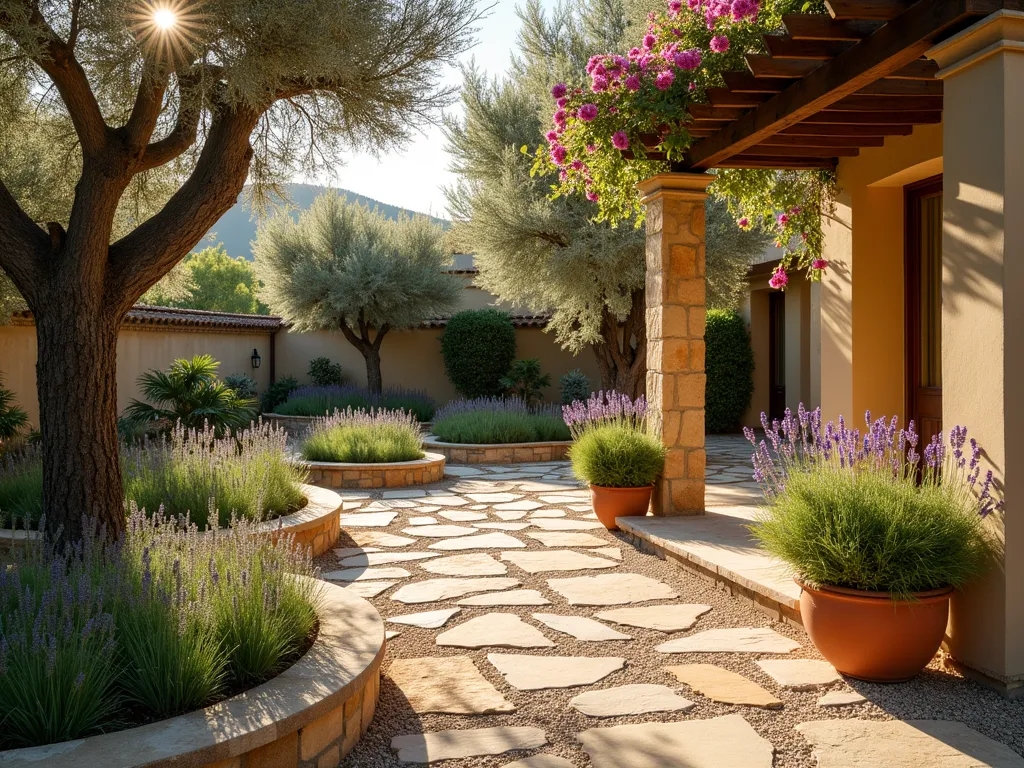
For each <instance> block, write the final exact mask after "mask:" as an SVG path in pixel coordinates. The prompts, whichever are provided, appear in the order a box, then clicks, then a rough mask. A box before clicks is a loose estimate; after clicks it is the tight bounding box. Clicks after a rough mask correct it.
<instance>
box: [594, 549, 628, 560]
mask: <svg viewBox="0 0 1024 768" xmlns="http://www.w3.org/2000/svg"><path fill="white" fill-rule="evenodd" d="M590 551H591V552H593V553H594V554H595V555H601V557H610V558H611V559H612V560H621V559H622V550H621V549H619V548H618V547H601V549H592V550H590Z"/></svg>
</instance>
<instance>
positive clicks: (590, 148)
mask: <svg viewBox="0 0 1024 768" xmlns="http://www.w3.org/2000/svg"><path fill="white" fill-rule="evenodd" d="M595 152H597V144H587V153H588V154H591V155H592V154H594V153H595Z"/></svg>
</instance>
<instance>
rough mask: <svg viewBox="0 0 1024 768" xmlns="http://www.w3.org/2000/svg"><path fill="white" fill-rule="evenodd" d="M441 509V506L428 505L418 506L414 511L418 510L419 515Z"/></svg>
mask: <svg viewBox="0 0 1024 768" xmlns="http://www.w3.org/2000/svg"><path fill="white" fill-rule="evenodd" d="M439 509H440V507H431V506H426V507H416V509H415V510H413V511H414V512H416V514H418V515H429V514H431V513H432V512H437V510H439Z"/></svg>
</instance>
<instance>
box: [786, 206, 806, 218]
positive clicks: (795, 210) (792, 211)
mask: <svg viewBox="0 0 1024 768" xmlns="http://www.w3.org/2000/svg"><path fill="white" fill-rule="evenodd" d="M802 210H803V208H801V207H800V206H799V205H794V206H793V207H792V208H790V209H789V213H790V215H791V216H799V215H800V211H802Z"/></svg>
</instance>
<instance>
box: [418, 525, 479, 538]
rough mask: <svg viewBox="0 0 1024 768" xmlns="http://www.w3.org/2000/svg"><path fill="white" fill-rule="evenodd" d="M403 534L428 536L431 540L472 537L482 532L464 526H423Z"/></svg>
mask: <svg viewBox="0 0 1024 768" xmlns="http://www.w3.org/2000/svg"><path fill="white" fill-rule="evenodd" d="M402 533H408V534H412V535H413V536H426V537H427V538H429V539H454V538H456V537H458V536H472V535H473V534H474V533H480V531H478V530H477V529H476V528H468V527H466V526H464V525H422V526H417V527H414V528H406V529H404V530H403V531H402Z"/></svg>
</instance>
